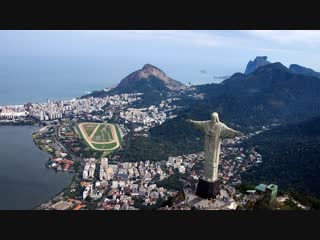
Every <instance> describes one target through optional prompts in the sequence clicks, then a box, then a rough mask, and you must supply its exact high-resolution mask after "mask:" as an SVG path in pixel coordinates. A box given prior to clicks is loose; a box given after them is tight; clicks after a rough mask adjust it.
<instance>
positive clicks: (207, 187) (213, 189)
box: [196, 179, 220, 199]
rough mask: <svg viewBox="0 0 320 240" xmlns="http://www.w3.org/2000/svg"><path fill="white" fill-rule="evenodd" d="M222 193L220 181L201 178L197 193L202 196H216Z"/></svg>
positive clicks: (208, 197) (207, 197)
mask: <svg viewBox="0 0 320 240" xmlns="http://www.w3.org/2000/svg"><path fill="white" fill-rule="evenodd" d="M219 193H220V181H219V180H216V181H214V182H207V181H205V180H202V179H199V182H198V185H197V190H196V195H197V196H198V197H201V198H205V199H210V198H215V197H216V196H217V195H218V194H219Z"/></svg>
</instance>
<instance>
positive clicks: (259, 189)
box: [255, 184, 267, 192]
mask: <svg viewBox="0 0 320 240" xmlns="http://www.w3.org/2000/svg"><path fill="white" fill-rule="evenodd" d="M266 188H267V185H265V184H259V185H258V186H256V187H255V189H256V190H258V191H261V192H264V191H266Z"/></svg>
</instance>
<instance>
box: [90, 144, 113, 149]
mask: <svg viewBox="0 0 320 240" xmlns="http://www.w3.org/2000/svg"><path fill="white" fill-rule="evenodd" d="M92 145H93V146H94V147H95V148H98V149H105V150H109V149H111V148H114V147H115V146H117V143H115V142H113V143H108V144H97V143H93V144H92Z"/></svg>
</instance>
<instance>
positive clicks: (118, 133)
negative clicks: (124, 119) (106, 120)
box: [114, 124, 123, 145]
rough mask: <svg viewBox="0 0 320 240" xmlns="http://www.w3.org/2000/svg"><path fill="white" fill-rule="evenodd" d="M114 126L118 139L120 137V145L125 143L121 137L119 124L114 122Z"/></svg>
mask: <svg viewBox="0 0 320 240" xmlns="http://www.w3.org/2000/svg"><path fill="white" fill-rule="evenodd" d="M114 127H115V128H116V132H117V136H118V139H119V144H120V145H123V140H122V137H121V134H120V131H119V128H118V126H117V125H115V124H114Z"/></svg>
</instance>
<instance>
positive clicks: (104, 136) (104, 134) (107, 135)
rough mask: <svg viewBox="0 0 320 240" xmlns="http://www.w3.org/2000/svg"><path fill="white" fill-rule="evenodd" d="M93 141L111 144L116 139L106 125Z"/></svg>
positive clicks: (95, 135)
mask: <svg viewBox="0 0 320 240" xmlns="http://www.w3.org/2000/svg"><path fill="white" fill-rule="evenodd" d="M91 140H92V141H94V142H111V141H113V140H114V139H113V138H112V133H111V130H110V128H109V127H108V126H106V125H100V126H99V128H98V130H97V131H96V133H95V134H94V136H93V137H92V138H91Z"/></svg>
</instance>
